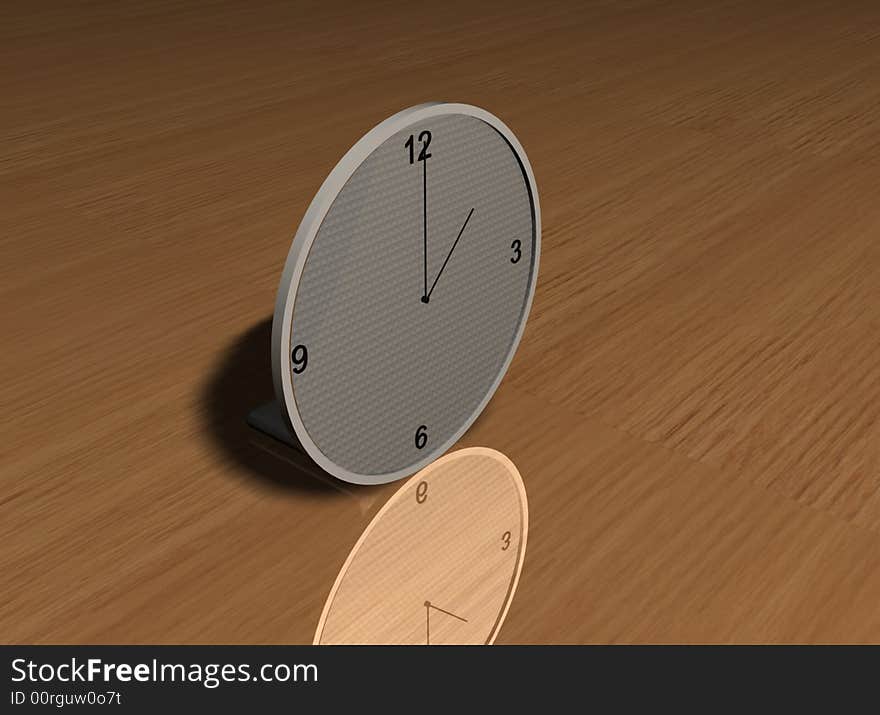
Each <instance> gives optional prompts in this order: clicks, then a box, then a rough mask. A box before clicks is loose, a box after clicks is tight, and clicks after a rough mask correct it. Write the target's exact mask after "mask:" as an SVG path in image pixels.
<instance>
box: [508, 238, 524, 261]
mask: <svg viewBox="0 0 880 715" xmlns="http://www.w3.org/2000/svg"><path fill="white" fill-rule="evenodd" d="M510 247H511V248H512V249H513V258H511V259H510V262H511V263H519V259H520V258H522V243H520V241H519V239H517V240H515V241H514V242H513V243H511V244H510Z"/></svg>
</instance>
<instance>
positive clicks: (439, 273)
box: [422, 209, 474, 303]
mask: <svg viewBox="0 0 880 715" xmlns="http://www.w3.org/2000/svg"><path fill="white" fill-rule="evenodd" d="M473 213H474V210H473V209H471V210H470V211H468V215H467V218H465V220H464V223H463V224H462V225H461V228H460V229H459V231H458V236H456V237H455V242H454V243H453V244H452V248H450V249H449V253H447V254H446V260H445V261H443V265H442V266H440V271H439V272H438V273H437V277H436V278H435V279H434V282H433V283H432V284H431V290H429V291H428V292H427V293H426V294H425V297H424V298H422V302H423V303H427V302H428V301H429V300H430V299H431V293H433V292H434V286H436V285H437V281H439V280H440V276H442V275H443V269H444V268H446V264H447V263H449V259H450V258H452V252H453V251H454V250H455V247H456V246H457V245H458V242H459V240H460V239H461V235H462V234H463V233H464V229H465V227H466V226H467V225H468V221H470V220H471V216H472V215H473Z"/></svg>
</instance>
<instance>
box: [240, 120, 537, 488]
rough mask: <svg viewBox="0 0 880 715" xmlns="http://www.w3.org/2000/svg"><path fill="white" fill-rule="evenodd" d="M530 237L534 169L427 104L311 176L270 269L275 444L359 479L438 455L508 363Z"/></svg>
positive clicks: (487, 135) (489, 131)
mask: <svg viewBox="0 0 880 715" xmlns="http://www.w3.org/2000/svg"><path fill="white" fill-rule="evenodd" d="M540 243H541V220H540V210H539V206H538V194H537V189H536V186H535V179H534V176H533V174H532V169H531V167H530V165H529V162H528V159H527V158H526V155H525V152H524V151H523V148H522V146H521V145H520V143H519V142H518V141H517V139H516V137H515V136H514V135H513V133H512V132H511V131H510V129H508V128H507V126H505V125H504V124H503V123H502V122H501V121H500V120H499V119H498V118H496V117H495V116H493V115H492V114H490V113H489V112H487V111H485V110H483V109H479V108H477V107H473V106H470V105H466V104H450V103H437V104H426V105H420V106H417V107H413V108H410V109H407V110H404V111H402V112H400V113H398V114H395V115H393V116H392V117H390V118H388V119H386V120H385V121H383V122H382V123H381V124H379V125H378V126H376V127H374V128H373V129H372V130H371V131H370V132H368V133H367V134H366V135H365V136H364V137H362V138H361V139H360V140H359V141H358V142H357V143H356V144H355V145H354V146H353V147H352V148H351V149H350V150H349V151H348V153H346V154H345V156H343V158H342V159H341V161H340V162H339V163H338V164H337V166H336V167H335V168H334V169H333V171H332V172H331V173H330V175H329V176H328V177H327V179H326V180H325V181H324V183H323V185H322V186H321V188H320V190H319V191H318V193H317V195H316V196H315V198H314V200H313V201H312V203H311V205H310V206H309V208H308V210H307V211H306V214H305V216H304V218H303V220H302V223H301V224H300V226H299V229H298V230H297V232H296V235H295V237H294V240H293V243H292V246H291V249H290V253H289V255H288V257H287V262H286V264H285V267H284V272H283V275H282V279H281V285H280V287H279V290H278V296H277V301H276V306H275V313H274V318H273V323H272V366H273V376H274V382H275V393H276V399H277V407H276V412H275V414H277V415H279V416H280V420H282V421H283V427H284V431H285V432H286V434H287V435H288V436H289V437H290V439H289V440H288V441H290V442H292V443H294V444H296V445H297V446H299V447H300V448H301V449H302V450H303V451H305V452H306V453H307V454H308V455H309V457H310V458H311V459H312V460H313V461H314V462H315V463H317V464H318V465H319V466H320V467H321V468H322V469H324V470H325V471H326V472H328V473H330V474H332V475H333V476H335V477H337V478H339V479H342V480H344V481H347V482H353V483H357V484H379V483H384V482H390V481H393V480H396V479H401V478H403V477H406V476H409V475H412V474H414V473H415V472H416V471H418V470H419V469H421V468H423V467H424V466H425V465H427V464H430V463H431V462H432V461H433V460H434V459H436V458H437V457H438V456H440V455H442V454H443V453H445V452H446V451H447V450H448V449H449V448H450V447H451V446H452V445H453V444H454V443H455V442H456V440H457V439H458V438H459V437H460V436H461V435H462V434H463V433H464V432H465V430H466V429H467V428H468V427H469V426H470V425H471V424H472V423H473V422H474V420H475V419H476V418H477V417H478V416H479V414H480V413H481V411H482V410H483V408H484V407H485V406H486V404H487V403H488V402H489V400H490V399H491V397H492V395H493V393H494V392H495V390H496V388H497V387H498V385H499V383H500V382H501V379H502V378H503V376H504V374H505V372H506V371H507V368H508V366H509V364H510V361H511V359H512V358H513V355H514V352H515V351H516V348H517V345H518V343H519V341H520V338H521V336H522V333H523V329H524V327H525V323H526V319H527V317H528V314H529V308H530V306H531V303H532V296H533V295H534V291H535V280H536V276H537V271H538V258H539V252H540ZM255 422H256V423H257V426H259V422H260V420H259V419H257V420H253V421H252V423H255ZM265 431H269V432H270V433H274V434H276V436H277V434H278V432H279V430H277V429H276V430H272V429H266V430H265Z"/></svg>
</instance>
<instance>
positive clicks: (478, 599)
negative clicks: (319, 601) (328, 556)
mask: <svg viewBox="0 0 880 715" xmlns="http://www.w3.org/2000/svg"><path fill="white" fill-rule="evenodd" d="M527 534H528V504H527V501H526V492H525V487H524V486H523V481H522V479H521V477H520V475H519V472H518V471H517V469H516V467H515V466H514V464H513V462H511V461H510V460H509V459H508V458H507V457H505V456H504V455H503V454H501V453H500V452H496V451H495V450H492V449H486V448H482V447H474V448H468V449H462V450H458V451H456V452H452V453H450V454H447V455H445V456H444V457H441V458H440V459H438V460H437V461H436V462H434V463H433V464H431V465H430V466H428V467H426V468H425V469H423V470H422V471H421V472H419V473H418V474H416V475H415V476H413V477H412V478H411V479H409V480H408V481H407V482H406V483H405V484H404V485H403V486H402V487H401V488H400V489H399V490H398V491H397V492H396V493H395V494H394V496H392V497H391V499H390V500H389V501H388V502H387V503H386V504H385V505H384V506H383V507H382V508H381V509H380V510H379V512H378V513H377V514H376V516H375V517H373V519H372V521H371V522H370V524H369V525H368V526H367V528H366V529H365V530H364V532H363V534H362V535H361V537H360V538H359V539H358V541H357V543H356V544H355V546H354V548H353V549H352V550H351V553H350V554H349V555H348V558H347V559H346V560H345V563H344V565H343V566H342V569H341V570H340V572H339V575H338V576H337V578H336V582H335V583H334V584H333V588H332V589H331V591H330V595H329V596H328V598H327V602H326V604H325V605H324V610H323V612H322V614H321V619H320V621H319V623H318V628H317V631H316V633H315V638H314V643H315V645H321V644H325V645H329V644H333V645H342V644H398V645H406V644H409V645H418V644H421V645H425V644H427V645H438V644H466V645H479V644H491V643H493V642H494V640H495V638H496V636H497V635H498V631H499V629H500V628H501V624H502V623H503V621H504V618H505V616H506V615H507V611H508V609H509V608H510V603H511V600H512V599H513V595H514V592H515V591H516V586H517V583H518V581H519V576H520V571H521V570H522V565H523V558H524V556H525V551H526V537H527Z"/></svg>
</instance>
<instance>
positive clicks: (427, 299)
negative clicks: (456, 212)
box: [422, 209, 474, 618]
mask: <svg viewBox="0 0 880 715" xmlns="http://www.w3.org/2000/svg"><path fill="white" fill-rule="evenodd" d="M473 213H474V210H473V209H471V210H470V211H468V215H467V218H466V219H465V220H464V223H463V224H462V225H461V229H460V230H459V232H458V236H456V237H455V242H454V243H453V244H452V248H450V249H449V253H448V254H446V260H445V261H443V265H442V266H440V272H439V273H437V277H436V278H435V279H434V282H433V283H432V284H431V290H429V291H428V292H427V293H425V297H424V298H422V302H423V303H427V302H428V301H429V300H430V299H431V293H433V292H434V287H435V286H436V285H437V281H439V280H440V276H442V275H443V269H444V268H446V264H447V263H449V259H450V258H452V252H453V251H454V250H455V247H456V246H457V245H458V242H459V240H460V239H461V235H462V234H463V233H464V229H465V227H466V226H467V225H468V221H470V220H471V216H472V215H473ZM426 245H427V244H426ZM438 610H441V609H438ZM450 615H452V614H450ZM456 618H457V616H456Z"/></svg>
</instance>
